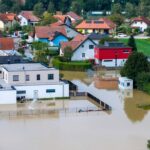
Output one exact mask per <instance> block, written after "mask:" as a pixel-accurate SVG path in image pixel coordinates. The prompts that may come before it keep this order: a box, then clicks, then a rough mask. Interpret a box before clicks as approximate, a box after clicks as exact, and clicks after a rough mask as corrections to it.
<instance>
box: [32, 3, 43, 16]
mask: <svg viewBox="0 0 150 150" xmlns="http://www.w3.org/2000/svg"><path fill="white" fill-rule="evenodd" d="M33 13H34V14H35V15H36V16H38V17H41V16H42V15H43V13H44V7H43V4H42V3H37V4H35V5H34V8H33Z"/></svg>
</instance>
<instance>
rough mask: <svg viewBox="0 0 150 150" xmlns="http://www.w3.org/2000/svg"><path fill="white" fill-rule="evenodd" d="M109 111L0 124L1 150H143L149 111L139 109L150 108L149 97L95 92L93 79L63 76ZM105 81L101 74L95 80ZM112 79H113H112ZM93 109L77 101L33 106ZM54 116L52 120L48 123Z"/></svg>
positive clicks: (83, 75)
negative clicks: (87, 92)
mask: <svg viewBox="0 0 150 150" xmlns="http://www.w3.org/2000/svg"><path fill="white" fill-rule="evenodd" d="M62 73H63V74H64V78H65V79H69V80H73V81H74V82H76V83H77V84H78V83H80V84H81V85H82V86H81V87H80V88H81V90H82V88H84V90H87V91H89V92H91V93H93V94H94V95H95V96H97V97H100V98H101V99H102V100H103V101H105V102H106V103H108V104H110V105H111V106H112V112H111V113H106V112H104V111H92V112H79V111H68V112H67V113H65V112H64V111H58V113H57V114H51V115H46V116H45V115H42V116H35V117H32V118H29V117H22V118H13V117H12V118H6V117H1V119H0V150H49V149H52V150H93V149H94V150H100V149H103V150H147V140H148V139H150V130H149V129H150V111H148V110H143V109H141V108H138V107H137V105H139V104H148V103H150V96H149V95H147V94H145V93H143V92H141V91H136V90H134V91H120V90H117V89H116V90H110V89H109V90H107V89H98V88H96V87H95V84H94V79H93V76H91V75H88V74H87V73H84V72H82V73H81V74H80V73H74V72H73V73H71V72H62ZM104 74H105V75H110V74H112V73H110V72H105V73H100V75H104ZM113 75H114V76H116V74H113ZM29 105H30V103H27V104H23V105H18V106H5V107H4V106H0V110H7V109H9V110H10V109H11V110H16V109H17V110H18V109H27V108H28V107H29ZM39 107H40V108H44V109H46V108H49V107H51V108H53V109H54V108H55V109H57V108H59V109H60V110H61V109H63V108H67V110H68V109H70V110H72V109H74V108H80V109H81V108H82V109H83V108H92V109H97V106H96V105H94V104H93V103H91V102H90V101H88V100H86V99H82V98H80V97H79V98H78V100H75V99H72V100H60V101H55V105H53V103H51V102H49V101H47V102H44V103H43V102H42V103H36V104H35V105H34V108H35V109H36V108H39ZM52 116H53V117H52Z"/></svg>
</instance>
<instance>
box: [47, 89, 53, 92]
mask: <svg viewBox="0 0 150 150" xmlns="http://www.w3.org/2000/svg"><path fill="white" fill-rule="evenodd" d="M46 93H55V89H47V90H46Z"/></svg>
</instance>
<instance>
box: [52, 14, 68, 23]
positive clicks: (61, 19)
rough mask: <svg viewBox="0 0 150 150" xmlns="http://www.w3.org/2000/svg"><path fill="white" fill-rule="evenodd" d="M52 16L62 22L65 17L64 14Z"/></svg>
mask: <svg viewBox="0 0 150 150" xmlns="http://www.w3.org/2000/svg"><path fill="white" fill-rule="evenodd" d="M53 17H54V18H56V19H58V20H59V21H61V22H62V23H64V21H65V18H66V17H67V16H66V15H54V16H53Z"/></svg>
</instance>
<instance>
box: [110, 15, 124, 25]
mask: <svg viewBox="0 0 150 150" xmlns="http://www.w3.org/2000/svg"><path fill="white" fill-rule="evenodd" d="M109 18H110V20H112V21H113V22H114V23H116V25H117V26H120V25H121V24H122V23H123V22H124V17H123V16H122V15H120V14H113V15H111V16H109Z"/></svg>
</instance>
